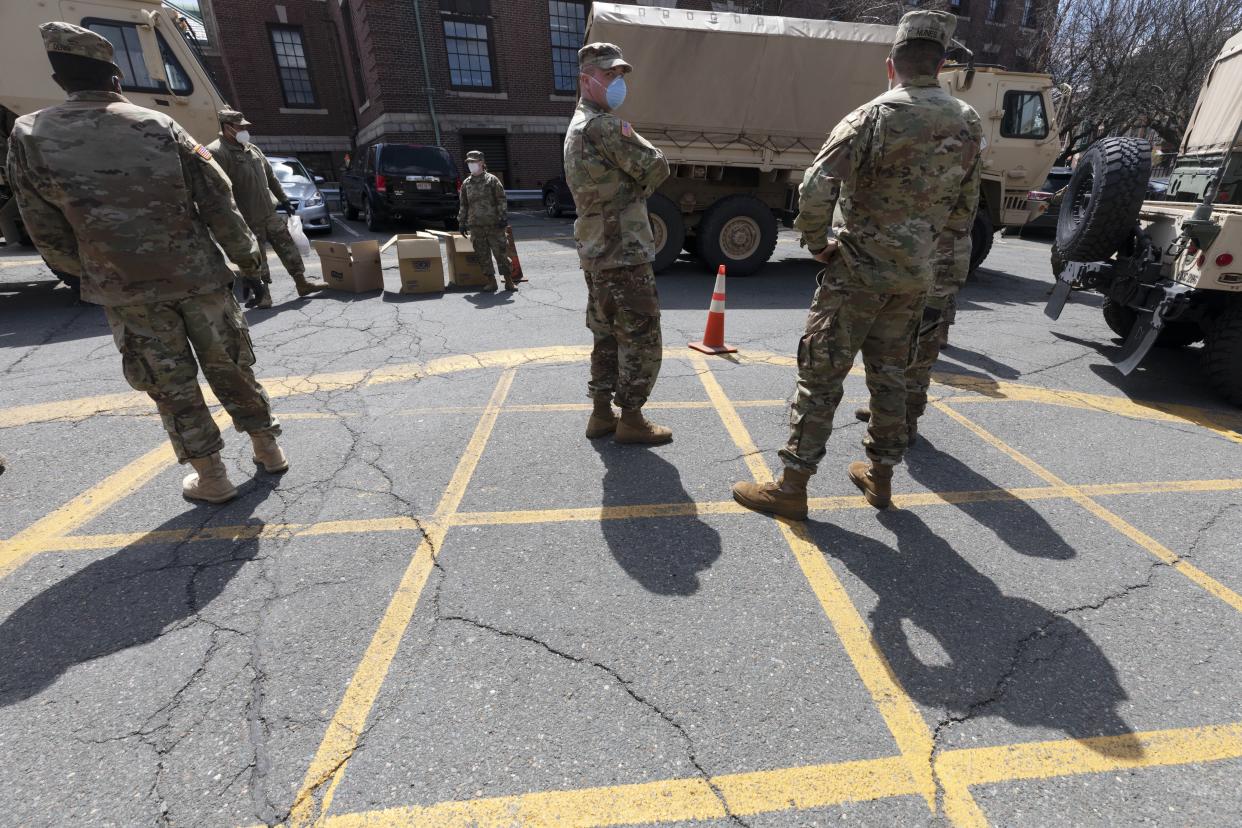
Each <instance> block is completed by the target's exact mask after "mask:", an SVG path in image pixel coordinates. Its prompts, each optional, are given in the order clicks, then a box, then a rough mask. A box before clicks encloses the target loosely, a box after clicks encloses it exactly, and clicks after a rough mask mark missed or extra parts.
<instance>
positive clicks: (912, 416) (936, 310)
mask: <svg viewBox="0 0 1242 828" xmlns="http://www.w3.org/2000/svg"><path fill="white" fill-rule="evenodd" d="M954 309H955V303H954V297H952V296H949V297H928V299H927V306H926V307H925V308H924V309H923V314H922V319H921V320H920V322H919V329H918V344H917V345H915V348H914V354H913V356H912V357H911V359H910V367H909V368H907V369H906V419H907V420H908V421H910V422H915V421H916V420H918V418H919V417H922V416H923V412H924V411H926V410H927V389H928V388H930V387H931V372H932V367H933V366H934V365H935V364H936V360H937V359H939V358H940V347H941V345H940V343H941V341H942V338H943V337H945V336H947V335H948V332H949V326H950V325H952V324H953V311H954Z"/></svg>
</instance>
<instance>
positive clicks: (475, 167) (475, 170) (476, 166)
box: [466, 161, 483, 175]
mask: <svg viewBox="0 0 1242 828" xmlns="http://www.w3.org/2000/svg"><path fill="white" fill-rule="evenodd" d="M466 166H467V167H469V168H470V174H471V175H478V174H479V173H481V172H483V165H482V164H480V163H478V162H477V161H471V162H470V163H469V164H467V165H466Z"/></svg>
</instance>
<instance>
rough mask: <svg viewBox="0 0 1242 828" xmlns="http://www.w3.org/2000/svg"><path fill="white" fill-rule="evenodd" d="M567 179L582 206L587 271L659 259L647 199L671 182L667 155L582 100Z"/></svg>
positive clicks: (568, 147)
mask: <svg viewBox="0 0 1242 828" xmlns="http://www.w3.org/2000/svg"><path fill="white" fill-rule="evenodd" d="M565 178H566V181H567V182H568V184H569V190H570V192H572V193H573V196H574V203H575V204H576V205H577V208H578V220H577V221H576V222H574V238H576V239H577V240H578V257H579V259H581V262H582V269H583V270H591V271H596V270H609V269H611V268H616V267H628V266H630V265H638V264H646V263H648V262H651V261H654V260H655V240H654V238H653V237H652V234H651V221H650V219H648V218H647V198H648V197H649V196H650V195H651V194H652V193H654V192H655V189H656V187H658V186H660V182H662V181H664V179H666V178H668V162H667V161H665V160H664V153H662V152H660V151H659V150H658V149H656V148H655V147H653V146H652V145H651V144H650V143H648V142H647V140H646V139H644V138H643V137H642V136H641V135H639V134H638V133H637V132H636V131H635V130H634V128H633V127H632V126H630V125H629V124H628V123H626V122H625V121H622V120H621V119H620V118H618V117H616V116H615V115H612V114H611V113H608V112H605V111H604V110H602V109H600V108H599V107H597V106H596V105H595V104H593V103H590V102H589V101H580V102H579V103H578V109H577V111H576V112H574V117H573V120H572V121H570V123H569V132H568V133H567V134H566V135H565Z"/></svg>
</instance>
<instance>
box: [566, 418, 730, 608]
mask: <svg viewBox="0 0 1242 828" xmlns="http://www.w3.org/2000/svg"><path fill="white" fill-rule="evenodd" d="M591 445H592V447H593V448H594V449H595V450H596V451H597V452H599V456H600V459H601V460H603V462H604V469H605V471H604V479H603V484H602V485H603V503H602V505H603V506H604V507H610V506H611V507H624V506H633V505H635V503H636V502H637V501H635V498H634V493H635V492H641V493H642V502H647V503H691V502H693V498H691V497H690V495H689V494H688V493H687V492H686V489H685V487H684V486H683V485H682V483H681V474H680V472H678V471H677V467H676V466H674V465H673V464H672V463H670V462H668V461H667V460H665V459H664V458H662V457H660V455H659V454H657V453H656V452H655V451H653V450H651V449H647V448H643V447H640V446H622V445H617V444H616V443H614V442H612V441H611V440H593V441H592V443H591ZM600 528H601V531H603V533H604V540H605V541H606V542H607V543H608V551H609V552H611V553H612V556H613V558H615V559H616V561H617V563H618V564H619V565H620V566H621V568H622V569H623V570H624V571H625V573H626V574H627V575H629V576H630V577H631V578H633V579H634V580H635V581H637V582H638V583H639V584H641V585H642V587H643V588H644V589H646V590H647V591H649V592H654V593H656V594H657V595H672V596H688V595H693V594H694V593H696V592H698V591H699V586H700V581H699V573H700V572H702V571H704V570H706V569H708V568H710V567H711V565H712V564H713V563H715V561H716V559H717V558H719V557H720V553H721V543H720V533H719V532H717V531H716V530H715V529H713V528H712V527H711V526H708V525H707V524H706V523H704V522H703V521H701V520H699V519H698V518H697V517H692V516H687V517H676V518H650V519H632V518H631V519H625V520H615V519H605V520H602V521H600Z"/></svg>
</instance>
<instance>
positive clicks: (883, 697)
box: [692, 357, 936, 811]
mask: <svg viewBox="0 0 1242 828" xmlns="http://www.w3.org/2000/svg"><path fill="white" fill-rule="evenodd" d="M692 361H693V363H694V365H695V367H696V368H697V369H698V372H699V380H700V381H701V382H702V383H703V388H704V389H705V390H706V391H707V396H708V398H709V399H710V400H711V401H712V402H713V403H714V404H715V406H716V412H717V414H719V416H720V419H721V421H722V422H723V423H724V426H725V429H726V430H727V431H728V432H729V436H730V437H732V438H733V442H734V444H735V445H736V446H737V448H738V450H739V451H741V452H742V455H743V456H744V457H745V458H746V465H747V466H748V467H749V469H750V472H751V475H752V476H753V477H754V479H755V480H756V481H757V482H759V483H766V482H768V481H770V480H772V474H771V472H770V471H769V469H768V467H767V464H766V463H764V461H763V457H762V455H761V454H760V453H759V449H758V447H757V446H755V443H754V440H752V439H751V436H750V432H749V431H748V430H747V429H746V425H745V423H743V422H742V418H741V417H740V416H739V415H738V413H737V410H736V409H735V408H734V407H733V405H732V403H730V402H729V398H728V397H727V396H726V395H725V393H724V389H722V388H721V387H720V383H719V382H717V380H716V377H715V375H714V374H713V373H712V371H711V368H709V367H708V364H707V360H706V359H704V358H702V357H696V358H694V359H693V360H692ZM777 526H779V527H780V531H781V534H782V535H783V536H784V538H785V542H786V543H788V544H789V548H790V550H791V551H792V552H793V554H794V558H795V559H797V561H798V565H799V566H800V567H801V568H802V574H803V575H805V576H806V579H807V582H808V583H809V584H810V585H811V589H812V591H814V593H815V597H816V598H817V599H819V604H820V607H822V608H823V611H824V614H825V615H826V616H827V617H828V620H829V622H830V623H831V624H832V627H833V629H834V630H835V631H836V634H837V637H838V638H839V639H840V640H841V644H842V646H843V647H844V649H845V652H846V654H847V655H848V656H849V658H850V661H851V662H852V663H853V665H854V669H855V670H856V671H857V672H858V675H859V678H861V679H862V682H863V684H864V685H865V686H866V688H867V691H868V692H869V693H870V694H871V699H872V701H873V702H874V703H875V705H876V707H877V708H878V710H879V712H880V715H881V716H882V717H883V719H884V723H885V724H886V725H887V726H888V729H889V732H890V733H892V735H893V739H894V740H895V741H896V743H897V747H898V749H899V750H900V752H901V755H902V757H903V758H904V759H905V763H906V768H907V771H908V772H909V774H910V777H911V779H912V780H913V783H914V785H915V788H916V790H917V791H918V792H919V793H921V794H922V795H923V797H924V799H925V800H926V801H927V806H928V808H929V809H931V810H933V811H934V810H935V807H936V802H935V784H934V782H933V780H932V774H931V764H930V761H929V760H930V757H931V755H932V736H931V731H930V730H929V729H928V727H927V723H926V722H925V721H924V720H923V717H922V715H921V714H920V713H919V711H918V708H917V707H916V706H915V704H914V701H913V700H912V699H911V698H910V696H909V695H908V694H907V693H906V691H905V690H904V689H902V687H901V682H900V681H899V680H898V679H897V676H896V675H895V674H894V673H893V670H892V668H891V667H890V666H889V663H888V660H887V659H886V658H885V657H884V653H883V652H882V651H881V650H880V647H879V645H878V644H876V642H875V639H874V638H873V637H872V635H871V629H870V627H868V626H867V622H866V621H865V620H864V619H863V617H862V616H861V615H860V614H859V613H858V609H857V608H856V607H855V606H854V604H853V602H852V601H851V600H850V598H849V594H848V593H847V592H846V591H845V586H844V585H843V584H842V583H841V581H840V579H839V578H837V576H836V574H835V573H834V572H833V571H832V569H831V568H830V567H829V566H828V563H827V561H826V560H825V559H824V553H823V552H822V551H821V550H820V549H819V548H818V547H817V546H816V545H815V544H814V542H812V541H811V539H810V536H809V535H808V534H807V531H806V524H805V523H793V522H788V521H777Z"/></svg>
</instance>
